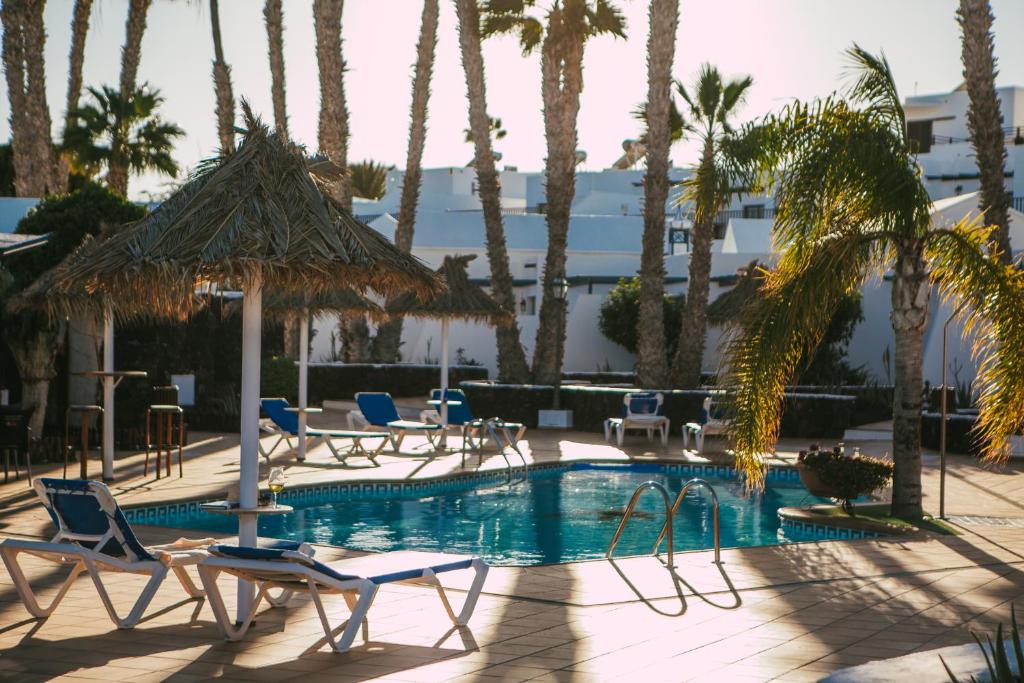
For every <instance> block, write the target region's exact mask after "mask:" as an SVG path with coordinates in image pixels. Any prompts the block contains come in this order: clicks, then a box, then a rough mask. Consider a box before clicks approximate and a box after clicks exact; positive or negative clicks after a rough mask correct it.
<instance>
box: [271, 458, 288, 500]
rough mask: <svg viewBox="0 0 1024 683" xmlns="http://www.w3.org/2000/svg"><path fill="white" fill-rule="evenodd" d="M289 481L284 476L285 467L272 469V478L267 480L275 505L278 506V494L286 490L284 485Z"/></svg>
mask: <svg viewBox="0 0 1024 683" xmlns="http://www.w3.org/2000/svg"><path fill="white" fill-rule="evenodd" d="M287 481H288V478H287V477H286V476H284V468H283V467H275V468H274V469H272V470H270V478H269V479H268V480H267V486H268V488H270V495H271V496H272V497H273V499H274V507H277V494H279V493H281V491H284V485H285V483H287Z"/></svg>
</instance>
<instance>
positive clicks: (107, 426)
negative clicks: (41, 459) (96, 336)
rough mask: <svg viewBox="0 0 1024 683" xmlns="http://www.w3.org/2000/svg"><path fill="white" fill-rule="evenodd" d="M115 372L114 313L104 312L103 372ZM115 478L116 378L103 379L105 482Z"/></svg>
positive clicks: (108, 376) (109, 376)
mask: <svg viewBox="0 0 1024 683" xmlns="http://www.w3.org/2000/svg"><path fill="white" fill-rule="evenodd" d="M113 371H114V313H113V312H112V311H110V310H109V309H107V310H106V311H104V312H103V372H105V373H110V372H113ZM113 478H114V378H113V376H111V375H105V376H104V377H103V481H111V480H113Z"/></svg>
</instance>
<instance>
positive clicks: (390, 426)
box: [349, 391, 442, 453]
mask: <svg viewBox="0 0 1024 683" xmlns="http://www.w3.org/2000/svg"><path fill="white" fill-rule="evenodd" d="M356 404H357V405H358V406H359V411H358V412H359V415H358V416H354V415H353V414H352V413H349V419H350V420H351V419H353V418H354V417H355V418H356V419H359V418H360V417H361V418H362V419H363V420H365V421H366V423H367V424H369V425H372V426H374V427H379V428H382V429H386V430H388V434H389V439H390V441H391V447H392V448H394V449H395V452H396V453H397V452H398V450H399V448H401V446H402V440H403V439H404V438H405V435H406V433H407V432H421V433H423V434H424V435H425V436H426V437H427V441H428V442H430V445H431V446H433V447H434V448H437V444H436V443H435V442H434V437H435V436H436V435H437V433H438V432H439V431H440V430H441V429H442V427H441V425H439V424H433V423H430V422H417V421H416V420H403V419H402V416H401V415H399V414H398V409H397V408H396V407H395V401H394V399H392V398H391V394H388V393H384V392H371V391H361V392H359V393H358V394H356Z"/></svg>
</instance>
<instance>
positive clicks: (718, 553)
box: [652, 477, 722, 564]
mask: <svg viewBox="0 0 1024 683" xmlns="http://www.w3.org/2000/svg"><path fill="white" fill-rule="evenodd" d="M691 486H703V487H704V488H706V489H707V490H708V491H710V492H711V505H712V514H713V525H714V538H715V564H721V562H722V545H721V540H720V537H719V528H720V527H719V523H718V494H717V493H716V492H715V487H714V486H712V485H711V484H709V483H708V482H707V480H705V479H700V478H698V477H694V478H693V479H690V480H689V481H687V482H686V483H685V484H683V488H681V489H679V494H678V495H677V496H676V500H675V502H674V503H673V504H672V512H671V514H670V515H669V517H668V519H666V520H665V526H663V527H662V529H661V533H660V534H658V540H657V541H655V542H654V551H653V552H652V554H653V555H657V554H658V548H659V547H660V546H661V541H662V539H664V538H665V534H666V533H668V535H669V541H668V542H669V545H671V544H672V521H673V520H674V519H675V516H676V513H677V512H679V506H680V505H681V504H682V502H683V497H684V496H686V492H687V491H688V490H689V489H690V487H691ZM671 557H672V555H671V553H670V554H669V563H670V564H671Z"/></svg>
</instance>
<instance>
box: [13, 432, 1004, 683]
mask: <svg viewBox="0 0 1024 683" xmlns="http://www.w3.org/2000/svg"><path fill="white" fill-rule="evenodd" d="M338 419H339V415H337V414H335V415H331V414H326V415H323V416H317V417H316V418H315V419H314V426H315V425H316V424H317V423H318V421H322V423H323V424H330V423H331V422H332V421H333V422H335V423H336V422H337V420H338ZM407 444H408V445H407V446H406V447H404V448H403V450H404V451H405V450H409V451H410V452H413V450H410V448H409V446H412V447H415V446H416V445H417V443H416V441H415V440H412V441H411V443H410V442H409V441H408V440H407ZM802 445H803V444H798V443H796V442H793V443H789V442H785V441H784V442H783V443H781V444H780V445H779V458H780V464H782V463H784V462H785V461H787V460H790V459H792V458H793V457H795V452H796V449H797V448H799V447H801V446H802ZM853 445H856V446H859V447H860V448H861V449H862V451H863V452H865V453H868V454H872V455H882V454H883V453H884V452H885V450H886V449H887V448H888V445H887V444H885V443H882V442H868V441H865V442H859V443H856V444H848V446H849V447H852V446H853ZM680 446H681V444H680V443H679V441H678V438H673V439H672V440H670V443H669V447H668V448H667V449H663V448H662V447H661V446H660V445H658V444H656V443H653V442H652V443H647V442H646V441H644V440H643V439H642V438H630V439H628V440H627V442H626V446H625V447H624V448H623V449H619V448H616V447H614V446H610V445H608V444H606V443H605V442H604V441H602V440H601V439H600V437H599V436H597V435H594V434H584V433H577V432H558V431H540V430H533V431H532V432H530V433H529V434H528V435H527V443H526V444H525V447H524V449H523V450H524V454H525V455H526V457H527V459H528V460H529V461H530V462H531V463H550V462H565V461H572V460H604V461H620V462H643V461H651V460H658V461H673V462H687V461H691V462H692V461H694V460H697V459H698V457H697V456H695V455H694V454H693V453H692V452H690V453H689V454H686V453H683V452H682V450H681V448H680ZM418 452H419V453H420V455H404V454H403V455H401V456H397V457H396V456H394V455H391V454H390V453H389V451H386V452H385V454H383V455H382V456H381V457H380V459H379V460H380V464H381V466H380V467H378V468H373V467H360V466H359V465H362V464H363V463H362V462H361V461H353V462H352V466H350V467H342V466H339V465H338V463H337V462H336V461H335V460H334V459H333V457H331V456H330V454H329V453H328V452H327V450H326V448H325V447H323V446H318V447H316V448H313V449H312V450H311V451H310V453H309V456H308V460H307V462H305V463H303V464H300V463H297V462H296V461H295V459H294V455H293V454H291V453H287V452H284V451H279V452H278V453H277V454H276V455H275V456H274V458H273V460H274V463H273V464H274V465H276V466H277V465H279V466H283V467H286V468H287V474H288V479H289V486H290V487H292V488H294V487H299V486H304V485H311V484H315V483H321V482H325V481H338V480H354V479H366V480H370V479H374V480H376V479H389V480H408V479H417V480H419V479H429V478H433V477H442V476H447V475H451V474H455V473H458V472H459V471H460V470H461V466H460V460H461V458H460V456H459V455H458V454H457V453H456V454H448V455H440V456H436V457H433V453H430V452H428V451H426V450H420V451H418ZM238 453H239V451H238V442H237V435H226V434H214V433H196V434H193V435H192V439H191V445H190V446H189V447H188V448H187V449H186V450H185V457H186V462H185V477H184V478H178V477H177V476H172V477H164V478H161V479H159V480H157V479H155V478H154V477H153V475H152V471H151V472H150V475H149V476H148V477H144V476H142V462H143V456H142V454H140V453H128V452H121V453H119V454H118V459H117V461H116V470H115V473H116V482H115V484H113V485H112V490H113V491H114V492H115V494H116V496H117V499H118V502H119V503H120V504H121V505H123V506H135V505H144V504H155V503H161V502H180V501H182V500H187V499H203V498H214V497H218V496H220V495H222V494H223V492H224V490H225V489H226V488H227V486H228V485H229V484H230V483H232V482H237V479H238ZM950 460H951V462H950V468H949V475H950V476H949V480H948V483H947V486H948V488H947V495H948V498H947V513H948V514H949V515H950V516H951V519H952V520H953V522H954V525H955V526H956V527H957V529H958V531H959V532H960V533H959V535H956V536H937V535H931V534H924V533H919V534H913V535H908V536H901V537H890V538H885V539H878V540H859V541H835V542H814V543H795V544H786V545H778V546H766V547H755V548H740V549H727V550H724V551H723V553H722V558H723V560H724V563H723V565H722V570H721V571H719V569H718V568H717V567H716V566H715V565H714V564H712V562H711V560H712V555H711V553H710V551H706V552H691V553H679V554H677V555H676V565H677V572H676V577H677V578H675V579H674V578H673V577H672V575H671V574H670V573H669V572H667V571H666V570H665V568H664V566H663V565H662V564H661V563H660V562H659V561H658V560H656V559H654V558H651V557H631V558H625V559H617V560H616V561H615V562H608V561H604V560H600V561H590V562H577V563H569V564H561V565H546V566H544V565H542V566H532V567H495V568H493V569H492V570H491V573H490V575H489V576H488V580H487V583H486V585H485V588H484V594H483V596H482V597H481V599H480V603H479V605H478V607H477V611H476V613H475V615H474V617H473V619H472V620H471V622H470V625H469V626H468V627H463V628H452V627H451V624H450V623H449V622H448V621H447V619H446V618H445V617H444V613H443V612H442V611H441V610H438V609H437V605H436V597H435V596H434V595H433V591H432V590H431V589H430V588H427V587H418V586H395V587H391V586H385V587H383V588H382V589H381V593H380V595H379V597H378V598H377V602H376V604H375V606H374V608H373V610H371V612H370V620H369V636H370V638H369V641H367V642H363V641H362V639H361V638H359V639H357V640H356V645H355V646H354V647H353V648H352V650H351V651H349V652H347V653H345V654H336V653H333V652H331V651H330V648H329V647H327V646H326V644H325V641H324V638H323V634H322V631H321V627H320V623H319V620H318V617H317V615H316V612H315V610H314V609H313V606H312V603H310V602H309V600H308V599H306V598H300V597H297V598H294V599H293V600H292V602H291V603H290V604H289V606H288V607H287V608H286V609H282V610H266V609H264V611H263V612H261V613H260V614H259V616H258V619H257V622H256V624H255V626H254V627H253V629H252V630H251V631H250V632H249V634H248V636H247V637H246V638H245V639H244V640H242V641H241V642H237V643H230V642H226V641H224V640H223V639H222V637H221V635H220V633H219V631H218V630H217V628H216V625H215V622H214V620H213V617H212V614H211V612H210V610H209V608H208V606H206V605H205V604H204V603H203V602H196V601H187V600H182V597H183V596H182V594H181V593H180V591H178V590H176V588H175V587H174V586H172V585H171V584H167V585H166V586H165V587H164V588H162V589H161V590H160V591H159V592H158V594H157V597H156V599H155V601H154V603H153V605H152V606H151V607H150V609H149V611H148V615H149V616H148V617H147V618H145V619H144V621H143V622H142V623H141V624H139V626H137V627H136V628H135V629H134V630H132V631H118V630H116V629H114V628H113V626H112V625H111V623H110V622H109V620H108V619H107V618H106V615H105V613H104V612H103V608H102V606H101V603H100V602H99V601H98V600H97V599H96V594H95V591H94V589H93V587H92V585H91V584H90V582H89V581H87V580H85V579H84V578H83V579H80V580H79V581H78V582H77V583H76V584H75V586H74V587H73V588H72V590H71V592H70V593H69V595H68V596H67V597H66V598H65V601H64V603H63V604H62V605H61V608H60V609H58V610H57V611H56V613H55V614H54V615H53V616H52V617H50V618H49V619H46V620H35V619H32V618H30V616H29V614H28V613H27V612H26V611H25V609H24V608H23V607H22V605H21V603H20V602H19V601H18V598H17V595H16V593H15V591H14V590H13V586H12V583H11V579H10V577H9V576H8V575H7V574H6V572H4V573H0V677H3V678H4V679H8V680H49V679H52V678H61V679H103V680H123V679H129V678H130V679H132V680H137V681H149V680H180V681H189V680H205V679H209V678H213V677H223V678H226V679H240V680H242V679H244V680H289V679H298V678H302V679H303V680H304V681H307V682H310V683H311V682H312V681H318V680H332V681H366V680H382V681H448V680H465V681H484V682H487V681H492V680H507V681H526V680H535V681H605V680H609V681H611V680H623V681H625V680H637V678H639V677H643V678H644V680H648V681H661V680H665V681H669V680H671V681H679V680H703V679H710V678H712V677H713V679H714V680H722V681H726V680H728V681H733V680H780V681H814V680H818V679H819V678H821V677H823V676H825V675H827V674H828V673H829V672H831V671H834V670H836V669H840V668H843V667H847V666H850V665H854V664H858V663H862V662H866V661H870V660H876V659H884V658H889V657H895V656H899V655H903V654H906V653H910V652H915V651H925V650H929V649H933V648H936V647H941V646H945V645H950V644H962V643H967V642H971V636H970V632H971V631H972V630H973V631H977V632H991V631H993V630H994V628H995V625H996V624H997V623H1000V622H1004V623H1006V622H1008V620H1009V612H1010V605H1011V603H1012V602H1013V601H1015V600H1017V599H1018V598H1019V597H1020V596H1021V595H1022V594H1024V573H1022V571H1021V565H1022V562H1024V555H1022V552H1024V504H1021V503H1020V502H1018V501H1020V500H1021V499H1022V496H1021V493H1022V491H1024V477H1022V468H1021V466H1020V465H1018V464H1016V463H1012V464H1010V465H1009V466H1007V467H1006V468H1004V469H1001V470H998V471H995V470H987V469H984V468H981V467H979V466H978V465H977V464H976V463H975V461H974V460H972V459H970V458H966V457H960V456H952V457H951V459H950ZM91 464H92V466H93V467H96V463H91ZM262 467H263V471H261V480H264V479H265V477H266V472H265V469H266V466H265V464H263V465H262ZM482 468H484V469H488V468H492V469H504V468H505V463H504V460H503V459H502V458H501V457H500V456H498V455H497V454H495V453H493V452H491V454H490V455H489V456H488V457H487V458H486V459H485V460H484V463H483V465H482ZM467 469H470V470H476V469H477V466H476V459H475V458H471V459H469V460H468V461H467ZM40 470H41V471H40ZM53 472H54V469H53V466H52V465H51V466H50V467H49V469H48V470H47V469H46V468H37V471H36V474H37V476H38V475H40V474H47V473H49V474H52V473H53ZM937 475H938V462H937V457H936V456H935V455H934V454H928V455H926V457H925V475H924V486H925V496H926V500H925V506H926V508H927V509H929V510H931V511H935V510H936V509H937V492H938V476H937ZM623 503H625V501H623ZM137 531H138V532H139V534H140V536H141V538H142V540H143V542H144V543H158V542H166V541H172V540H174V539H175V538H178V537H179V536H182V535H185V536H189V535H191V536H196V535H200V534H197V533H196V532H195V531H191V532H189V531H178V530H174V529H166V528H159V527H147V526H137ZM0 533H2V534H3V535H4V536H11V537H22V538H33V539H39V538H48V537H49V535H50V534H51V533H52V531H51V528H50V523H49V521H48V519H47V517H46V515H45V512H44V510H43V509H42V507H41V506H40V505H39V504H38V502H37V501H36V499H35V496H34V494H33V493H32V491H31V490H30V489H29V488H28V487H27V486H26V485H25V482H24V480H22V481H11V482H10V483H8V484H6V485H3V486H0ZM317 550H318V557H320V558H322V559H326V560H330V559H334V558H338V557H342V556H345V555H348V554H351V551H346V550H344V549H341V548H336V547H329V546H322V547H318V548H317ZM27 562H29V563H30V566H31V571H30V576H29V579H30V580H31V581H32V582H33V583H34V584H35V585H44V586H45V585H51V586H56V585H57V584H58V583H59V581H60V579H61V578H62V575H58V573H57V572H56V571H54V570H53V569H52V565H46V564H44V563H42V562H38V563H35V564H32V561H31V560H28V561H27ZM143 580H144V579H141V578H136V577H129V576H120V575H112V578H111V580H110V581H109V584H108V585H109V586H112V587H113V591H112V592H113V599H114V601H115V603H118V602H119V601H121V602H124V601H125V600H128V599H129V598H130V596H131V595H132V594H133V591H134V593H137V591H138V590H139V588H140V586H141V583H140V582H141V581H143ZM455 587H456V588H460V587H462V588H465V585H460V584H458V583H456V584H455ZM44 594H45V590H44ZM225 595H228V596H232V597H233V591H229V590H226V591H225ZM44 598H45V595H44ZM229 599H230V598H229ZM458 599H459V598H456V600H458ZM229 607H231V605H229ZM328 609H329V611H330V612H331V615H332V616H333V617H335V618H341V617H342V615H344V614H347V610H346V609H345V608H344V606H343V603H342V601H341V600H340V599H338V600H330V599H328Z"/></svg>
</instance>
